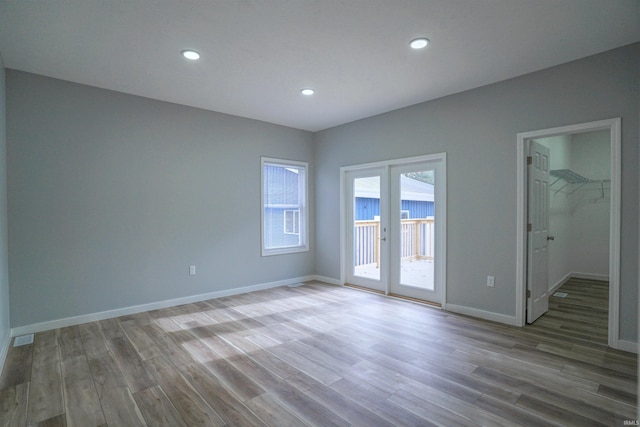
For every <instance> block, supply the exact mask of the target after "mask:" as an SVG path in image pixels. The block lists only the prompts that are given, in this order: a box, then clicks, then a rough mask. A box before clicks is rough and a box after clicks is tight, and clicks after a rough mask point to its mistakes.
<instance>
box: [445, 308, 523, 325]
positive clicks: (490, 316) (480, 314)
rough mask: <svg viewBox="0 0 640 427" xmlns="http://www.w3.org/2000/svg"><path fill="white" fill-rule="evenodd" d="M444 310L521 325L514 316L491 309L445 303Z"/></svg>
mask: <svg viewBox="0 0 640 427" xmlns="http://www.w3.org/2000/svg"><path fill="white" fill-rule="evenodd" d="M446 311H452V312H454V313H459V314H464V315H467V316H472V317H478V318H480V319H485V320H491V321H493V322H498V323H504V324H506V325H511V326H521V325H520V323H519V322H518V319H517V318H516V316H507V315H506V314H500V313H494V312H492V311H484V310H478V309H477V308H471V307H466V306H464V305H455V304H447V305H446Z"/></svg>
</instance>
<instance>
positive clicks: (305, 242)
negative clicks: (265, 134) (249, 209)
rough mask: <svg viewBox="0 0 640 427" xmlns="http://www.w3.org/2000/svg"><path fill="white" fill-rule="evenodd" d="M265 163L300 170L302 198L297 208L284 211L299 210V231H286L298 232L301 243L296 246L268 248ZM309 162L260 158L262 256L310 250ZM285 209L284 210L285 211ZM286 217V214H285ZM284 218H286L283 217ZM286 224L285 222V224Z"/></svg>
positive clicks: (300, 196) (300, 197) (300, 193)
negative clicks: (266, 236) (266, 242)
mask: <svg viewBox="0 0 640 427" xmlns="http://www.w3.org/2000/svg"><path fill="white" fill-rule="evenodd" d="M265 165H272V166H278V167H283V168H293V169H296V170H300V171H301V173H300V174H299V180H302V183H300V184H301V185H298V192H299V197H298V200H300V205H299V206H298V207H297V209H296V208H289V209H285V210H284V211H296V210H297V211H298V216H299V230H298V231H299V233H284V234H288V235H290V234H298V235H299V240H298V241H299V244H297V245H295V246H279V247H272V248H267V247H265V223H264V222H265V215H264V211H265V202H266V201H265V192H264V184H265V173H264V169H265ZM308 189H309V163H307V162H301V161H296V160H285V159H277V158H271V157H262V158H261V159H260V236H261V238H260V241H261V247H262V256H271V255H282V254H292V253H298V252H308V251H309V239H308V235H309V209H308V206H309V190H308ZM284 211H283V212H284ZM283 217H284V214H283ZM283 219H284V218H283ZM284 225H285V224H283V226H284ZM285 230H286V227H284V228H283V231H285Z"/></svg>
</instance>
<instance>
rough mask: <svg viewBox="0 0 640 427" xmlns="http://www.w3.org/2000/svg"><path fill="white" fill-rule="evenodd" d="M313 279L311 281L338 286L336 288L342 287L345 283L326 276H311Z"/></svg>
mask: <svg viewBox="0 0 640 427" xmlns="http://www.w3.org/2000/svg"><path fill="white" fill-rule="evenodd" d="M311 277H312V279H311V280H317V281H319V282H324V283H328V284H330V285H336V286H342V285H343V283H342V282H341V281H340V280H339V279H334V278H331V277H326V276H318V275H315V276H311Z"/></svg>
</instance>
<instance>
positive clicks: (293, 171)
mask: <svg viewBox="0 0 640 427" xmlns="http://www.w3.org/2000/svg"><path fill="white" fill-rule="evenodd" d="M261 163H262V255H263V256H267V255H278V254H286V253H293V252H303V251H308V250H309V246H308V244H307V229H308V228H307V224H308V214H307V169H308V164H307V163H305V162H296V161H290V160H279V159H270V158H264V157H263V158H262V162H261Z"/></svg>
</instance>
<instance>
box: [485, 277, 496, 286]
mask: <svg viewBox="0 0 640 427" xmlns="http://www.w3.org/2000/svg"><path fill="white" fill-rule="evenodd" d="M495 284H496V278H495V277H493V276H487V286H488V287H490V288H493V287H494V286H495Z"/></svg>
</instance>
